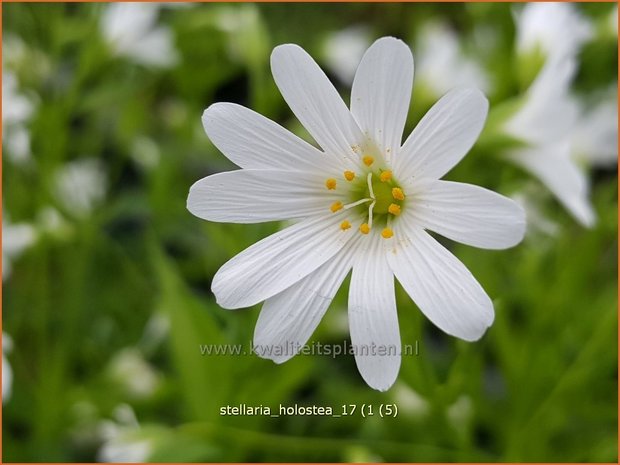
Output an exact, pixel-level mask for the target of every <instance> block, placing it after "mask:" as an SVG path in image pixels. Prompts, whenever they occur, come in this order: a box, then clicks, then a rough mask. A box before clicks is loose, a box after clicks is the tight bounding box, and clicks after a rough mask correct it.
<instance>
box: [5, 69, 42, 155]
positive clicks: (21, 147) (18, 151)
mask: <svg viewBox="0 0 620 465" xmlns="http://www.w3.org/2000/svg"><path fill="white" fill-rule="evenodd" d="M2 102H3V105H2V134H3V143H4V144H5V146H6V149H7V151H6V153H7V154H8V156H9V157H10V159H11V160H12V161H13V162H14V163H23V162H26V161H28V160H30V158H31V157H30V131H29V130H28V128H27V127H26V124H27V123H28V121H29V120H30V118H31V117H32V114H33V113H34V108H35V105H34V103H33V102H32V100H31V99H29V98H28V97H27V96H26V95H24V94H22V93H20V92H19V82H18V80H17V76H15V74H13V73H11V72H10V71H4V72H3V73H2Z"/></svg>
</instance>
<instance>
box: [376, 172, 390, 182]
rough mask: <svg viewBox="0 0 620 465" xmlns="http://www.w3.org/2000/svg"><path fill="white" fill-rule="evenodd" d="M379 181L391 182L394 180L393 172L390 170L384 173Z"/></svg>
mask: <svg viewBox="0 0 620 465" xmlns="http://www.w3.org/2000/svg"><path fill="white" fill-rule="evenodd" d="M379 179H380V180H381V182H386V181H389V180H390V179H392V172H391V171H390V170H385V171H382V172H381V174H380V175H379Z"/></svg>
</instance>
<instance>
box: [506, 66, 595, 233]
mask: <svg viewBox="0 0 620 465" xmlns="http://www.w3.org/2000/svg"><path fill="white" fill-rule="evenodd" d="M575 68H576V62H575V60H574V59H572V58H557V59H550V60H548V61H547V63H545V65H544V67H543V69H542V70H541V71H540V73H539V74H538V76H537V77H536V79H535V80H534V82H533V83H532V85H531V86H530V88H529V89H528V91H527V93H526V95H525V101H524V103H523V104H522V106H521V107H520V108H519V110H518V111H517V112H516V113H515V114H514V115H513V116H512V117H511V118H510V119H509V120H508V121H507V122H506V124H505V126H504V130H505V131H506V132H507V133H508V134H510V135H512V136H514V137H516V138H518V139H520V140H522V141H524V142H526V144H527V146H526V147H525V148H519V149H516V150H512V151H510V153H509V154H508V157H509V159H510V160H512V161H513V162H514V163H515V164H517V165H519V166H521V167H522V168H524V169H525V170H526V171H528V172H530V173H531V174H532V175H533V176H535V177H537V178H538V179H539V180H540V181H541V182H542V183H543V184H544V185H545V186H546V187H547V188H548V189H549V190H550V191H551V192H552V193H553V195H555V197H556V198H557V199H558V200H559V201H560V203H562V204H563V205H564V207H565V208H566V209H567V210H568V211H569V212H570V213H571V214H572V215H573V216H574V217H575V219H577V220H578V221H579V222H580V223H581V224H583V225H584V226H587V227H590V226H592V225H593V224H594V222H595V220H596V215H595V212H594V210H593V208H592V205H591V204H590V201H589V191H590V188H589V183H588V179H587V177H586V175H585V173H584V172H583V171H582V170H581V169H580V168H579V167H578V166H577V163H576V162H575V160H574V158H573V148H572V145H573V142H572V137H573V136H574V134H575V130H576V128H577V123H578V118H579V106H578V105H577V102H576V101H575V100H574V99H573V98H571V97H570V95H569V87H570V83H571V80H572V78H573V75H574V73H575Z"/></svg>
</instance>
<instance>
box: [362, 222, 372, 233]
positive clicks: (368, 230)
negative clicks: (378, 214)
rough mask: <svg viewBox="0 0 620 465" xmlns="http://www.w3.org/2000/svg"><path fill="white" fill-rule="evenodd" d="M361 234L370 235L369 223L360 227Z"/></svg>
mask: <svg viewBox="0 0 620 465" xmlns="http://www.w3.org/2000/svg"><path fill="white" fill-rule="evenodd" d="M360 232H361V233H362V234H368V233H369V232H370V226H368V223H362V225H361V226H360Z"/></svg>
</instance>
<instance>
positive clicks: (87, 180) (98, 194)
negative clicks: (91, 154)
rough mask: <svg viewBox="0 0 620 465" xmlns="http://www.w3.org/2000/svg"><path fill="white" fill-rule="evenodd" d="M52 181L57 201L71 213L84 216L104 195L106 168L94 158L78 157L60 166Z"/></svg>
mask: <svg viewBox="0 0 620 465" xmlns="http://www.w3.org/2000/svg"><path fill="white" fill-rule="evenodd" d="M54 182H55V194H56V197H57V199H58V200H59V202H60V203H62V204H63V205H64V207H65V208H66V209H67V210H69V211H70V212H71V213H72V214H73V215H75V216H77V217H84V216H86V215H88V214H89V213H90V212H91V211H92V210H93V209H94V208H95V207H96V206H97V205H98V204H99V203H100V202H101V200H102V199H103V198H104V197H105V193H106V189H107V177H106V169H105V166H104V165H103V163H102V162H101V161H100V160H98V159H96V158H84V159H79V160H75V161H71V162H69V163H67V164H65V165H64V166H62V167H61V168H60V169H59V170H58V172H56V173H55V175H54Z"/></svg>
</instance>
